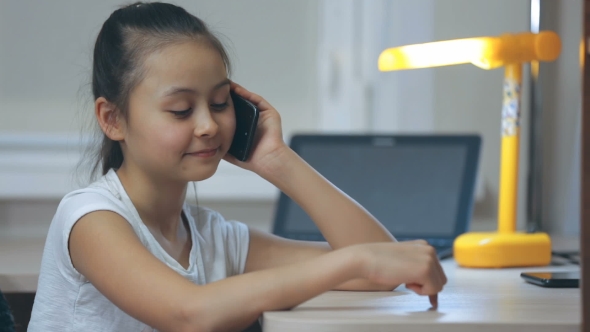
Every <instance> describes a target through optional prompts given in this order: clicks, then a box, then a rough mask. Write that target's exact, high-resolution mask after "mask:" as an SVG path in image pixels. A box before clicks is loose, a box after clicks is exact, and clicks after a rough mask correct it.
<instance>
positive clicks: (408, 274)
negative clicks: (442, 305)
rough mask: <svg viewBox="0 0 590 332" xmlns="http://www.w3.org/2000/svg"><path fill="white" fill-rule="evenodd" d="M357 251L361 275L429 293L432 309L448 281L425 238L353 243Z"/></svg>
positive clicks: (384, 282) (393, 286) (389, 284)
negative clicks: (359, 256)
mask: <svg viewBox="0 0 590 332" xmlns="http://www.w3.org/2000/svg"><path fill="white" fill-rule="evenodd" d="M349 248H354V250H357V251H358V252H360V255H361V259H362V262H363V264H362V266H363V276H362V277H363V278H365V279H367V280H369V281H371V282H373V283H376V284H380V285H386V286H391V287H392V288H395V287H396V286H397V285H400V284H406V288H408V289H410V290H412V291H414V292H415V293H417V294H419V295H429V296H430V302H431V304H432V306H433V307H434V308H436V306H437V305H438V303H437V294H438V293H439V292H440V291H441V290H442V288H443V286H444V285H445V284H446V283H447V277H446V276H445V273H444V271H443V269H442V267H441V266H440V262H439V261H438V258H437V256H436V251H435V250H434V248H433V247H431V246H429V245H428V243H427V242H426V241H423V240H417V241H407V242H397V243H369V244H361V245H356V246H352V247H349Z"/></svg>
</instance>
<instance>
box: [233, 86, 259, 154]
mask: <svg viewBox="0 0 590 332" xmlns="http://www.w3.org/2000/svg"><path fill="white" fill-rule="evenodd" d="M230 94H231V98H232V101H233V103H234V110H235V113H236V132H235V134H234V140H233V141H232V143H231V146H230V148H229V151H228V153H229V154H231V155H232V156H234V157H236V158H237V159H238V160H239V161H246V160H248V157H250V151H251V150H252V145H253V144H254V135H255V134H256V126H257V125H258V114H259V111H258V108H257V107H256V106H254V104H252V103H251V102H249V101H247V100H246V99H244V98H242V97H240V96H239V95H237V94H236V93H235V92H233V91H230Z"/></svg>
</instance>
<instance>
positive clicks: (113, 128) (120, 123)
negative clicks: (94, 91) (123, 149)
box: [94, 97, 125, 141]
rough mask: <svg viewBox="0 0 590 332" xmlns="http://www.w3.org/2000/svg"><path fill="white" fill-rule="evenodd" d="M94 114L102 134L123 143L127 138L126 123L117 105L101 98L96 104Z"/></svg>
mask: <svg viewBox="0 0 590 332" xmlns="http://www.w3.org/2000/svg"><path fill="white" fill-rule="evenodd" d="M94 114H95V115H96V119H97V120H98V124H99V126H100V128H101V129H102V132H103V133H105V135H106V136H107V137H108V138H110V139H112V140H113V141H122V140H123V139H124V138H125V122H124V120H123V119H121V116H120V113H119V111H118V110H117V107H116V106H115V105H113V104H112V103H110V102H109V101H108V100H106V99H105V98H104V97H99V98H97V99H96V101H95V102H94Z"/></svg>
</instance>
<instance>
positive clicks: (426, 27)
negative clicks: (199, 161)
mask: <svg viewBox="0 0 590 332" xmlns="http://www.w3.org/2000/svg"><path fill="white" fill-rule="evenodd" d="M533 2H534V1H533ZM127 3H129V2H127V1H115V0H104V1H89V0H83V1H82V0H54V1H51V2H49V1H33V0H0V241H1V238H2V237H40V238H43V237H44V236H45V233H46V231H47V227H48V226H49V223H50V221H51V218H52V216H53V214H54V212H55V209H56V207H57V204H58V203H59V200H60V199H61V197H63V195H64V194H66V193H67V192H68V191H70V190H72V189H74V188H77V187H79V186H81V185H84V184H85V183H81V182H80V181H79V178H80V176H76V175H80V173H82V174H81V178H85V176H86V174H85V173H84V170H83V169H82V170H78V171H77V173H75V167H76V164H77V161H78V160H79V158H80V156H81V155H80V151H81V149H82V148H83V146H84V144H85V142H87V139H88V137H89V131H88V129H87V128H88V123H89V121H91V120H92V107H93V105H92V98H91V93H90V85H89V84H90V73H91V54H92V47H93V43H94V40H95V38H96V35H97V33H98V31H99V29H100V27H101V24H102V23H103V22H104V20H105V19H106V18H107V17H108V15H109V14H110V13H111V12H112V11H113V10H115V9H116V8H117V7H119V6H120V5H123V4H127ZM174 3H175V4H178V5H180V6H182V7H184V8H185V9H187V10H188V11H189V12H191V13H193V14H195V15H197V16H198V17H200V18H201V19H203V20H204V21H205V22H206V23H208V24H209V26H210V28H211V29H212V30H213V31H215V32H216V33H217V34H218V35H219V36H220V37H221V39H222V41H223V42H224V43H225V45H226V47H227V48H228V49H229V53H230V56H231V59H232V61H233V65H234V73H233V76H232V79H234V80H235V81H237V82H239V83H240V84H242V85H244V86H246V87H247V88H248V89H250V90H252V91H255V92H256V93H258V94H261V95H262V96H264V97H265V98H266V99H267V100H268V101H270V102H271V103H272V104H273V105H274V106H275V107H276V108H277V109H278V110H279V112H280V113H281V116H282V119H283V125H284V133H285V139H286V140H288V139H289V137H290V136H291V135H292V134H293V133H297V132H312V131H313V132H379V133H406V132H408V133H416V132H418V133H431V132H436V133H479V134H481V135H482V137H483V150H482V156H481V163H480V171H479V183H478V188H477V193H476V206H475V211H474V219H473V227H474V228H476V229H495V227H496V219H495V218H496V209H497V194H498V178H499V154H500V110H501V96H502V90H501V89H502V84H501V82H502V78H503V69H496V70H491V71H485V70H481V69H479V68H477V67H475V66H471V65H461V66H451V67H442V68H435V69H422V70H413V71H404V72H389V73H380V72H378V70H377V56H378V54H379V52H380V51H381V50H383V49H385V48H387V47H393V46H399V45H404V44H411V43H421V42H429V41H436V40H445V39H455V38H465V37H474V36H495V35H499V34H502V33H508V32H513V33H515V32H523V31H529V30H530V27H531V0H493V1H490V0H487V1H486V0H390V1H386V0H370V1H361V0H319V1H318V0H314V1H310V0H289V1H273V0H248V1H244V0H235V1H229V0H216V1H181V0H178V1H175V2H174ZM540 3H541V5H542V7H541V8H542V11H541V15H540V16H541V17H540V23H541V29H551V30H554V31H556V32H557V33H558V34H559V35H560V37H561V39H562V43H563V51H562V54H561V56H560V57H559V58H558V60H557V61H555V62H552V63H544V64H541V71H540V72H541V80H540V82H541V86H540V98H541V100H542V113H543V118H542V126H541V133H542V142H541V143H542V147H543V153H542V165H543V174H542V186H541V188H542V193H541V194H542V201H541V202H542V218H541V219H542V224H543V228H544V229H545V230H549V231H550V232H553V233H558V234H577V233H578V232H579V230H578V229H579V215H578V210H579V195H578V192H579V187H578V186H579V169H578V165H577V163H576V160H578V159H577V158H578V156H577V155H576V154H577V153H578V150H579V142H577V135H579V134H578V130H579V128H578V124H579V113H580V100H581V99H580V98H581V97H580V95H581V94H580V93H581V89H580V84H581V80H580V77H581V76H580V70H579V63H580V62H579V51H580V47H579V45H580V40H581V36H582V35H581V22H582V13H581V9H582V1H581V0H567V1H548V0H543V1H540ZM526 75H528V67H527V71H525V86H524V90H525V91H524V96H525V98H524V102H523V105H522V106H523V108H522V110H523V133H522V139H521V143H522V144H521V172H520V176H521V178H520V195H519V198H520V204H519V218H518V220H519V228H520V229H523V228H525V227H526V224H527V220H526V219H527V216H526V211H525V210H526V209H525V207H526V202H525V200H526V196H527V195H526V187H527V185H526V184H527V182H526V178H527V169H528V166H529V165H528V163H527V154H528V152H529V141H528V132H527V131H528V127H529V123H530V121H529V120H530V119H529V118H528V117H529V104H530V102H529V101H528V98H527V93H528V89H529V84H528V80H527V79H526V77H527V76H526ZM383 167H387V166H386V165H383ZM82 182H83V181H82ZM198 196H199V201H200V203H201V204H203V205H207V206H209V207H211V208H214V209H217V210H219V211H220V212H221V213H222V214H224V215H225V216H226V218H229V219H238V220H241V221H244V222H246V223H248V224H249V225H251V226H253V227H258V228H260V229H264V230H270V227H271V220H272V217H273V213H274V203H275V200H276V198H277V197H278V192H277V191H276V189H274V188H273V187H272V186H270V185H269V184H268V183H265V182H264V181H263V180H261V179H258V178H256V176H254V175H253V174H249V173H247V172H244V171H242V170H239V169H237V168H235V167H233V166H230V165H227V164H223V165H221V166H220V169H219V172H218V174H216V175H215V176H214V177H213V178H211V179H209V180H206V181H204V182H202V183H199V184H198ZM193 198H194V195H193V196H191V197H190V198H189V199H193Z"/></svg>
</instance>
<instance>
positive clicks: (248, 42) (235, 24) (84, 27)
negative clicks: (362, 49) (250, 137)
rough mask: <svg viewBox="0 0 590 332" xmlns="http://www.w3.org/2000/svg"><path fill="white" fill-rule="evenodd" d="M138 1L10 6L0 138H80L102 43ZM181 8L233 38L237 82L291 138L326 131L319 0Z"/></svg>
mask: <svg viewBox="0 0 590 332" xmlns="http://www.w3.org/2000/svg"><path fill="white" fill-rule="evenodd" d="M129 2H130V1H121V0H105V1H94V0H83V1H79V0H55V1H36V0H2V1H0V132H1V131H11V132H22V131H35V132H74V133H78V132H79V125H80V123H79V122H78V118H77V117H78V115H80V114H84V113H85V112H88V106H89V105H90V101H91V97H90V96H91V94H90V86H89V82H90V68H91V54H92V46H93V42H94V40H95V39H96V35H97V34H98V31H99V29H100V26H101V25H102V23H103V22H104V20H106V18H107V17H108V15H109V14H110V13H111V12H112V11H113V10H115V9H116V8H117V7H119V6H120V5H122V4H125V3H129ZM175 3H176V4H178V5H180V6H183V7H185V9H187V10H188V11H189V12H191V13H193V14H195V15H197V16H198V17H200V18H202V19H203V20H205V22H206V23H208V24H209V25H210V27H211V28H212V29H213V30H214V31H216V32H218V33H220V34H222V35H223V36H225V38H223V40H224V42H226V43H225V44H226V45H227V46H228V48H229V50H230V56H231V58H232V60H233V64H234V68H235V71H234V74H235V75H233V78H234V79H235V80H236V81H238V82H240V83H241V84H243V85H244V86H246V87H247V88H249V89H251V90H253V91H255V92H257V93H259V94H261V95H262V96H264V97H265V98H267V99H268V100H269V101H270V102H271V103H272V104H273V105H274V106H275V107H277V109H278V110H279V111H280V112H281V114H282V116H283V124H284V127H285V133H286V134H289V133H291V132H293V131H295V130H310V129H314V128H315V127H316V122H317V121H316V116H315V113H314V109H315V108H316V103H317V101H316V99H317V97H316V90H317V89H316V87H317V83H316V79H315V71H316V48H317V46H316V31H317V3H316V2H315V1H312V0H307V1H273V0H249V1H236V0H234V1H229V0H216V1H188V0H182V1H175ZM84 117H86V116H84Z"/></svg>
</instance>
